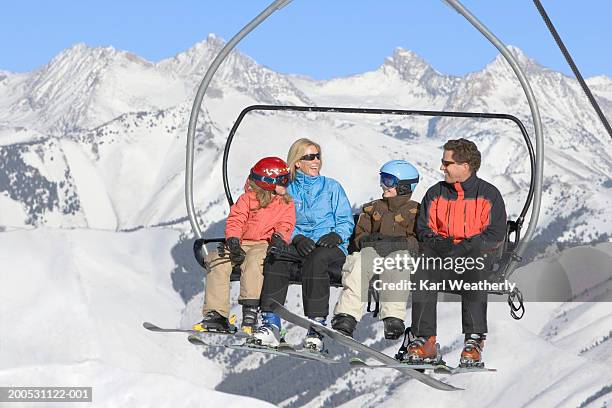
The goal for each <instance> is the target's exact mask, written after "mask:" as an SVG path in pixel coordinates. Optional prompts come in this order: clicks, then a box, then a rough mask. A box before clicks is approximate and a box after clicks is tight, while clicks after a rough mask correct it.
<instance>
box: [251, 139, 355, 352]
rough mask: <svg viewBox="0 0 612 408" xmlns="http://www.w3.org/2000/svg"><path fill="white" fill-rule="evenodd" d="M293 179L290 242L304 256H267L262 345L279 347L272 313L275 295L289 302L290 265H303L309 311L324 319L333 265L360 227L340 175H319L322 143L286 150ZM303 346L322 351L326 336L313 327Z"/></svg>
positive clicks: (306, 141) (339, 261)
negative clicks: (291, 258) (337, 177)
mask: <svg viewBox="0 0 612 408" xmlns="http://www.w3.org/2000/svg"><path fill="white" fill-rule="evenodd" d="M287 164H288V165H289V170H290V172H291V183H290V184H289V186H288V187H287V193H288V194H290V195H291V197H292V198H293V201H294V203H295V210H296V225H295V231H294V232H293V236H292V241H291V245H289V246H288V247H287V248H285V250H287V251H290V252H291V251H293V252H294V253H295V254H296V257H297V259H299V261H297V262H296V261H287V260H281V259H277V258H275V257H268V258H266V262H265V265H264V285H263V288H262V293H261V311H262V323H263V324H262V326H261V327H260V328H259V329H258V330H257V331H256V332H255V333H254V337H255V340H256V341H257V342H258V343H260V344H263V345H267V346H272V347H275V346H278V344H279V342H280V334H279V333H280V326H281V325H280V318H279V317H278V316H277V315H275V314H274V313H272V310H273V303H272V300H274V301H276V302H278V303H280V304H284V303H285V298H286V297H287V289H288V287H289V279H290V274H291V270H292V269H293V268H298V269H299V272H301V278H302V300H303V305H304V314H305V315H306V316H307V317H308V318H310V319H313V320H317V321H319V322H320V323H323V324H325V322H326V318H327V315H328V313H329V291H330V279H329V273H328V269H334V268H336V269H340V268H341V266H342V264H343V263H344V261H345V259H346V255H347V246H348V239H349V237H350V236H351V234H352V232H353V228H354V226H355V224H354V222H353V213H352V210H351V205H350V203H349V200H348V198H347V197H346V194H345V193H344V190H343V189H342V186H341V185H340V183H338V182H337V181H336V180H334V179H332V178H329V177H324V176H322V175H321V174H320V171H321V166H322V164H323V161H322V152H321V146H319V145H318V144H317V143H315V142H313V141H312V140H309V139H299V140H297V141H295V142H294V143H293V144H292V145H291V148H290V149H289V153H288V155H287ZM304 346H305V347H308V348H311V349H314V350H318V351H321V350H323V341H322V339H321V336H319V335H318V334H317V333H315V332H308V334H307V335H306V338H305V340H304Z"/></svg>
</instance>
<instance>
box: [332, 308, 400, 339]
mask: <svg viewBox="0 0 612 408" xmlns="http://www.w3.org/2000/svg"><path fill="white" fill-rule="evenodd" d="M331 324H332V329H334V330H336V331H339V332H340V333H342V334H344V335H345V336H349V337H353V331H354V330H355V326H357V320H355V318H354V317H353V316H351V315H350V314H346V313H338V314H337V315H334V317H333V318H332V321H331ZM402 332H403V330H402Z"/></svg>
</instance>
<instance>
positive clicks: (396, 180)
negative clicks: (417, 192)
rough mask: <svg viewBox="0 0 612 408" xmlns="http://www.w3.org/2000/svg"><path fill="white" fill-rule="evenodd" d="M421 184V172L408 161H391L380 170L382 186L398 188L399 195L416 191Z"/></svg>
mask: <svg viewBox="0 0 612 408" xmlns="http://www.w3.org/2000/svg"><path fill="white" fill-rule="evenodd" d="M418 182H419V171H418V170H417V169H416V167H414V166H413V165H412V164H410V163H408V162H407V161H406V160H391V161H388V162H386V163H385V164H383V166H382V167H381V168H380V185H381V186H382V187H387V188H392V187H396V189H397V194H398V195H404V194H409V193H411V192H413V191H414V189H415V188H416V185H417V183H418Z"/></svg>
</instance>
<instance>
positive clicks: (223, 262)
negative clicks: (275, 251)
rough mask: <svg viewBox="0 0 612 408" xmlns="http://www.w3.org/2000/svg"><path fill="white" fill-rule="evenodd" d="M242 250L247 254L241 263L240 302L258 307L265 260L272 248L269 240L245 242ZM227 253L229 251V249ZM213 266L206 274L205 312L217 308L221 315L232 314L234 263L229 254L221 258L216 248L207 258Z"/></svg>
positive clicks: (203, 311)
mask: <svg viewBox="0 0 612 408" xmlns="http://www.w3.org/2000/svg"><path fill="white" fill-rule="evenodd" d="M241 246H242V249H244V252H246V257H245V259H244V262H243V263H242V265H241V267H240V268H241V270H242V273H241V274H240V296H239V297H238V303H241V304H245V305H249V306H258V305H259V296H260V294H261V287H262V286H263V261H264V258H265V257H266V251H267V249H268V242H267V241H242V244H241ZM226 252H227V251H226ZM206 262H207V263H208V265H209V268H208V274H207V275H206V287H205V298H204V309H203V310H202V313H203V314H206V312H209V311H211V310H216V311H217V312H218V313H219V314H221V315H222V316H225V317H229V310H230V275H231V273H232V268H233V264H232V263H231V261H230V260H229V255H228V254H226V255H225V257H224V258H221V257H219V254H218V252H217V251H213V252H211V253H209V254H208V256H207V257H206Z"/></svg>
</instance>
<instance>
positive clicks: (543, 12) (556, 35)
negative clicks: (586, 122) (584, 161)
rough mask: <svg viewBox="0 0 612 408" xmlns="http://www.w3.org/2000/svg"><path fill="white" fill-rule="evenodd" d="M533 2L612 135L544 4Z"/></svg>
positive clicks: (610, 133) (611, 131)
mask: <svg viewBox="0 0 612 408" xmlns="http://www.w3.org/2000/svg"><path fill="white" fill-rule="evenodd" d="M533 3H534V4H535V6H536V8H537V9H538V11H539V12H540V15H541V16H542V18H543V19H544V22H545V23H546V27H548V30H549V31H550V33H551V34H552V36H553V38H554V39H555V42H556V43H557V46H558V47H559V49H560V50H561V53H563V56H564V57H565V60H566V61H567V63H568V64H569V66H570V68H571V69H572V72H573V73H574V75H575V76H576V79H577V80H578V82H579V83H580V86H581V87H582V90H583V91H584V93H585V94H586V96H587V98H588V99H589V102H591V105H592V106H593V109H595V112H596V113H597V116H599V120H601V123H603V125H604V127H605V128H606V131H607V132H608V135H610V137H612V128H611V127H610V124H609V123H608V120H607V119H606V117H605V116H604V114H603V112H602V111H601V108H600V107H599V105H598V104H597V101H596V100H595V98H594V97H593V94H592V93H591V90H590V89H589V87H588V86H587V84H586V82H584V79H583V78H582V75H581V74H580V71H578V67H577V66H576V64H574V60H573V59H572V56H571V55H570V53H569V51H568V50H567V48H565V44H563V41H561V37H560V36H559V33H557V30H556V29H555V26H554V25H553V23H552V21H550V18H549V17H548V14H546V10H544V6H542V3H540V0H533Z"/></svg>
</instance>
